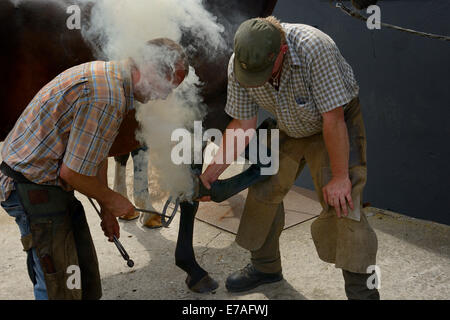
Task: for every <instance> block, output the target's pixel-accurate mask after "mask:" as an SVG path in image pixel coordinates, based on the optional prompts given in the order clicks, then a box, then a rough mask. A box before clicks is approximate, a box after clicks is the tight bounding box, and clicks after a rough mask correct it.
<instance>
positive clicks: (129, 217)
mask: <svg viewBox="0 0 450 320" xmlns="http://www.w3.org/2000/svg"><path fill="white" fill-rule="evenodd" d="M139 215H140V213H139V212H137V211H135V212H134V213H133V214H127V215H124V216H121V217H119V219H121V220H125V221H131V220H134V219H137V218H139Z"/></svg>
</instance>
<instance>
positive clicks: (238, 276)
mask: <svg viewBox="0 0 450 320" xmlns="http://www.w3.org/2000/svg"><path fill="white" fill-rule="evenodd" d="M282 279H283V274H282V273H281V271H280V272H277V273H264V272H260V271H258V270H256V269H255V267H254V266H253V265H252V264H248V265H247V266H246V267H245V268H244V269H242V270H239V271H236V272H234V273H232V274H231V275H229V276H228V278H227V281H226V282H225V287H226V288H227V290H228V291H229V292H242V291H247V290H251V289H254V288H256V287H258V286H259V285H261V284H264V283H272V282H277V281H280V280H282Z"/></svg>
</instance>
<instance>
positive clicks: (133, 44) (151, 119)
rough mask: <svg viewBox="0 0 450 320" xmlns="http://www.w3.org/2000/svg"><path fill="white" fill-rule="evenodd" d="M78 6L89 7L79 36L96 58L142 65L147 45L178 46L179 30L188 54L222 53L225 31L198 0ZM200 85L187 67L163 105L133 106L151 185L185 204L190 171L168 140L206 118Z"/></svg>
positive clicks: (83, 1)
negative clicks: (174, 156) (159, 41)
mask: <svg viewBox="0 0 450 320" xmlns="http://www.w3.org/2000/svg"><path fill="white" fill-rule="evenodd" d="M78 4H80V5H89V6H91V7H92V9H91V16H90V19H89V21H88V23H87V24H85V25H83V26H82V34H83V36H84V38H85V39H86V40H87V41H88V42H90V43H91V44H92V46H93V47H95V48H97V52H96V54H97V56H98V58H99V59H106V60H118V59H125V58H128V57H131V58H133V60H135V61H141V60H142V59H143V54H142V52H144V51H145V50H149V49H148V48H147V47H146V48H145V50H144V46H145V43H146V42H147V41H148V40H150V39H154V38H163V37H164V38H169V39H172V40H174V41H176V42H178V43H179V42H181V40H182V36H183V31H189V34H190V45H189V47H188V48H185V50H186V51H188V52H192V50H195V47H197V46H202V47H203V48H205V47H206V49H207V50H208V51H209V52H210V53H211V54H210V55H209V56H210V57H211V56H214V55H215V53H216V52H217V51H219V50H222V49H223V47H222V46H223V45H224V43H225V41H224V40H223V38H222V32H223V30H224V29H223V26H221V25H220V24H219V23H218V22H217V19H216V17H214V16H213V15H211V14H210V13H209V12H208V11H207V10H205V9H204V7H203V5H202V1H201V0H95V1H93V0H78ZM151 54H154V55H155V56H156V55H160V56H158V57H157V58H160V59H162V58H163V59H168V60H173V59H174V58H173V56H171V55H170V54H162V55H161V52H156V51H155V52H151V53H150V55H151ZM145 55H146V56H148V55H149V53H148V52H146V53H145ZM168 62H173V61H168ZM200 86H201V83H200V82H199V79H198V77H197V76H196V74H195V70H193V69H192V67H191V70H190V72H189V75H188V77H187V78H186V79H185V80H184V82H183V83H182V84H181V85H180V86H179V87H178V88H177V89H175V90H174V91H173V92H172V94H170V95H169V96H168V97H167V99H166V100H151V101H149V102H148V103H146V104H145V105H140V106H137V113H136V118H137V120H138V121H139V122H140V124H141V127H142V130H141V132H139V133H138V135H137V137H138V138H139V139H140V141H142V142H144V143H145V144H146V145H147V146H148V147H149V154H150V161H149V166H150V167H151V168H150V170H149V171H150V172H152V176H151V179H153V181H151V183H150V184H151V185H152V186H155V185H158V187H159V192H160V193H162V194H169V195H172V196H175V197H177V196H180V195H181V196H182V198H183V199H190V198H191V197H192V195H193V187H194V186H193V180H192V175H191V170H190V166H189V165H175V164H173V163H172V161H171V158H170V155H171V150H172V147H173V145H174V144H176V142H171V141H170V138H171V134H172V131H173V130H175V129H177V128H186V129H188V130H192V127H193V124H194V120H202V119H203V117H204V116H205V114H206V107H205V105H204V104H203V103H202V98H201V96H200V94H199V87H200ZM149 89H150V90H151V88H149ZM155 179H156V181H155ZM152 194H155V190H152Z"/></svg>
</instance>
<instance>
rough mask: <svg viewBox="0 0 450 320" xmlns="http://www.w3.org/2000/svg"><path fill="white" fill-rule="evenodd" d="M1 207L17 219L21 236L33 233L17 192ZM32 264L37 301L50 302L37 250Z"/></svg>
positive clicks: (13, 192)
mask: <svg viewBox="0 0 450 320" xmlns="http://www.w3.org/2000/svg"><path fill="white" fill-rule="evenodd" d="M1 206H2V207H3V209H5V211H6V212H7V213H8V214H9V215H10V216H11V217H13V218H15V219H16V223H17V225H18V226H19V230H20V235H21V236H22V237H24V236H26V235H28V234H30V233H31V230H30V224H29V222H28V218H27V215H26V214H25V211H24V209H23V207H22V204H21V203H20V201H19V197H18V195H17V192H16V191H12V192H11V194H10V196H9V197H8V199H7V200H6V201H4V202H2V203H1ZM32 255H33V259H32V264H33V266H32V267H33V270H34V274H35V276H36V284H35V285H34V297H35V299H36V300H48V296H47V287H46V285H45V280H44V272H43V270H42V267H41V263H40V262H39V258H38V255H37V253H36V249H35V248H33V249H32Z"/></svg>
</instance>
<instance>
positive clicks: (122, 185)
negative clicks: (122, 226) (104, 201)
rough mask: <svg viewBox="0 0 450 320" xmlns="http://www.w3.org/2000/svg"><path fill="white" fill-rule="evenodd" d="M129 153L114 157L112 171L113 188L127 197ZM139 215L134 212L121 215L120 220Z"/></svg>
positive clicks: (130, 218) (134, 217) (131, 218)
mask: <svg viewBox="0 0 450 320" xmlns="http://www.w3.org/2000/svg"><path fill="white" fill-rule="evenodd" d="M129 157H130V154H129V153H127V154H125V155H122V156H116V157H114V160H115V162H116V167H115V172H114V186H113V190H114V191H115V192H118V193H120V194H121V195H122V196H124V197H125V198H127V199H128V192H127V169H126V168H127V162H128V158H129ZM137 217H139V213H134V214H132V215H125V216H121V217H120V219H122V220H133V219H136V218H137Z"/></svg>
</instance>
